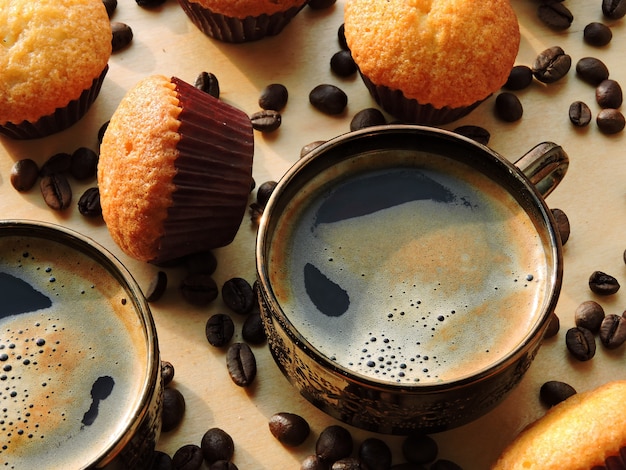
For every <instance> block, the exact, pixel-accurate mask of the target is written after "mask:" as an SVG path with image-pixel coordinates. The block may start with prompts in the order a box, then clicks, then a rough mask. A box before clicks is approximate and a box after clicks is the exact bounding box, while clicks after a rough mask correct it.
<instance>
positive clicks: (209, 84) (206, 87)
mask: <svg viewBox="0 0 626 470" xmlns="http://www.w3.org/2000/svg"><path fill="white" fill-rule="evenodd" d="M194 86H195V87H196V88H198V89H199V90H202V91H204V92H205V93H208V94H209V95H211V96H212V97H213V98H218V99H219V97H220V82H219V80H218V79H217V77H216V76H215V74H212V73H211V72H200V73H199V74H198V76H197V77H196V81H195V82H194Z"/></svg>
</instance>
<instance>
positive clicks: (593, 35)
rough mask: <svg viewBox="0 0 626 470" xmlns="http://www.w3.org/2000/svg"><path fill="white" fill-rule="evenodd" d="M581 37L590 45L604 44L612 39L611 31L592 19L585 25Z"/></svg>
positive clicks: (599, 45)
mask: <svg viewBox="0 0 626 470" xmlns="http://www.w3.org/2000/svg"><path fill="white" fill-rule="evenodd" d="M583 39H584V40H585V42H586V43H587V44H589V45H591V46H596V47H602V46H606V45H607V44H608V43H610V42H611V39H613V32H612V31H611V28H609V27H608V26H607V25H605V24H604V23H598V22H597V21H594V22H593V23H589V24H588V25H587V26H585V29H584V31H583Z"/></svg>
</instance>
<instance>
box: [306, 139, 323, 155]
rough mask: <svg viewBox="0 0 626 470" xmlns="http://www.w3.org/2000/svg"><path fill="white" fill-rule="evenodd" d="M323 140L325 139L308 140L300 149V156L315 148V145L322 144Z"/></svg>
mask: <svg viewBox="0 0 626 470" xmlns="http://www.w3.org/2000/svg"><path fill="white" fill-rule="evenodd" d="M324 142H326V141H325V140H316V141H313V142H309V143H308V144H306V145H304V146H303V147H302V148H301V149H300V158H302V157H304V156H305V155H306V154H307V153H309V152H311V150H313V149H316V148H317V147H319V146H320V145H322V144H323V143H324Z"/></svg>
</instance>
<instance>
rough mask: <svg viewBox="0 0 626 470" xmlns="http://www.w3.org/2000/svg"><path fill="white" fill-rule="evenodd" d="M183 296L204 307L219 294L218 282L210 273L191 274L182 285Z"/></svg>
mask: <svg viewBox="0 0 626 470" xmlns="http://www.w3.org/2000/svg"><path fill="white" fill-rule="evenodd" d="M180 291H181V293H182V296H183V298H184V299H185V300H186V301H187V302H189V303H190V304H191V305H195V306H197V307H203V306H205V305H208V304H209V303H211V302H213V301H214V300H215V299H216V298H217V296H218V294H219V289H218V287H217V283H216V282H215V280H214V279H213V278H212V277H211V275H209V274H189V275H187V276H185V278H184V279H183V280H182V282H181V285H180Z"/></svg>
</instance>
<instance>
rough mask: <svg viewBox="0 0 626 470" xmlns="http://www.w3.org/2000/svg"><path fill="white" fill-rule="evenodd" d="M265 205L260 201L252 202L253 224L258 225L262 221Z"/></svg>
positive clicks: (251, 218) (251, 219)
mask: <svg viewBox="0 0 626 470" xmlns="http://www.w3.org/2000/svg"><path fill="white" fill-rule="evenodd" d="M263 211H264V207H263V206H262V205H261V204H259V203H258V202H253V203H252V204H250V207H249V212H250V221H251V222H252V223H253V224H256V225H258V224H259V222H260V221H261V216H262V215H263Z"/></svg>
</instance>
